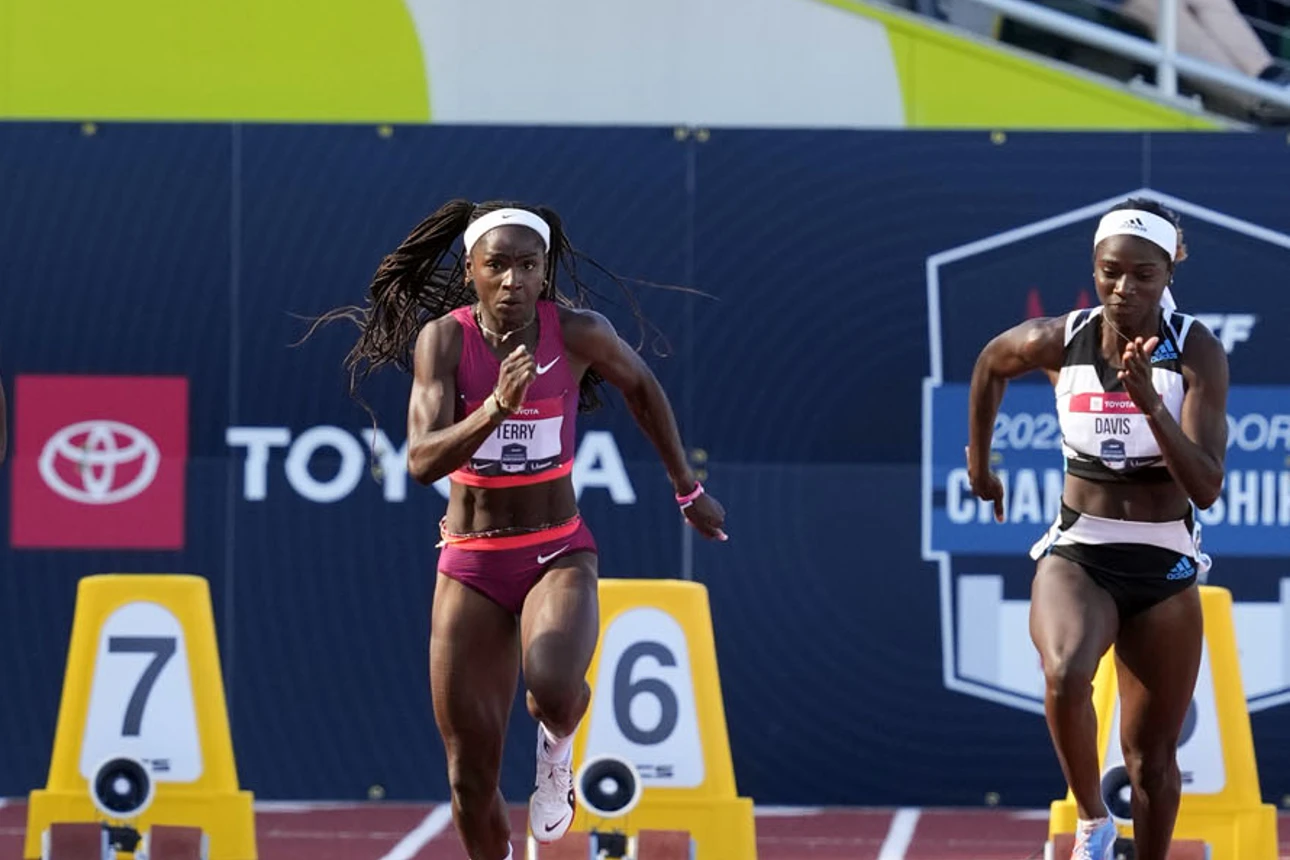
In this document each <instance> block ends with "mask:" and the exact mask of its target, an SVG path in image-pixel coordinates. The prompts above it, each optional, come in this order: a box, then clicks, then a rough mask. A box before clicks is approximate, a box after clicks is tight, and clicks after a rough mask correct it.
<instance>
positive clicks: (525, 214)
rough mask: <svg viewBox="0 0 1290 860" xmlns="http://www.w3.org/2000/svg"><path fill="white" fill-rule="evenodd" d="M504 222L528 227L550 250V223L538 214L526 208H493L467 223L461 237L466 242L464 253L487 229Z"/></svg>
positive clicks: (502, 224) (501, 224) (500, 225)
mask: <svg viewBox="0 0 1290 860" xmlns="http://www.w3.org/2000/svg"><path fill="white" fill-rule="evenodd" d="M506 224H518V225H519V226H521V227H528V228H529V229H530V230H533V231H534V232H536V233H537V234H538V235H539V236H541V237H542V244H544V245H545V246H546V249H547V250H548V251H549V250H551V225H549V224H547V223H546V221H544V220H543V219H542V217H541V216H540V215H538V214H536V213H534V212H530V211H529V210H527V209H494V210H493V211H492V212H489V213H488V214H487V215H483V216H481V217H479V218H476V219H475V220H474V221H472V222H470V224H469V225H467V227H466V235H465V236H464V237H463V239H462V241H464V242H465V243H466V253H467V254H469V253H470V249H471V248H473V247H475V243H476V242H478V241H479V239H480V237H481V236H483V235H484V234H485V233H487V232H488V231H489V230H492V229H493V228H494V227H502V226H504V225H506Z"/></svg>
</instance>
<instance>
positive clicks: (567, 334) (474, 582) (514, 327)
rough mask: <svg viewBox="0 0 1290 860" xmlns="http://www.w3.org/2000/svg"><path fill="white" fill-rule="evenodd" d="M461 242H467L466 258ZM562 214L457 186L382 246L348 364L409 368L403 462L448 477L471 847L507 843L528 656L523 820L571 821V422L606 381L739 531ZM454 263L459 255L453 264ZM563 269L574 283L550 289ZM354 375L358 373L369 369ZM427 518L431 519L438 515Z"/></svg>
mask: <svg viewBox="0 0 1290 860" xmlns="http://www.w3.org/2000/svg"><path fill="white" fill-rule="evenodd" d="M458 239H462V241H463V245H464V254H463V255H462V257H461V258H460V260H454V261H452V262H448V261H450V260H452V257H453V254H452V247H453V245H454V243H455V242H456V241H457V240H458ZM574 261H575V251H574V250H573V248H572V246H571V245H570V244H569V241H568V238H567V237H566V236H565V233H564V229H563V227H562V225H561V221H560V218H559V217H558V216H557V215H556V213H555V212H553V211H552V210H550V209H548V208H546V207H535V208H528V207H522V206H518V205H509V204H502V203H483V204H480V205H478V206H476V205H474V204H472V203H470V202H469V201H465V200H453V201H450V202H449V203H446V204H444V205H443V206H442V207H440V208H439V210H438V211H436V212H434V213H433V214H431V215H430V216H429V217H427V218H426V219H425V220H424V221H423V222H422V223H421V224H419V225H418V226H417V227H416V228H415V229H414V230H413V231H412V234H411V235H410V236H408V238H407V239H406V240H404V242H403V244H402V245H400V246H399V247H398V248H397V249H396V250H395V251H394V252H393V253H392V254H389V255H388V256H387V257H386V258H385V260H384V261H383V262H382V264H381V266H380V268H379V269H378V270H377V272H376V277H375V278H374V280H373V281H372V284H371V288H370V292H369V306H368V307H367V308H364V309H356V308H342V309H340V310H338V311H334V312H332V313H331V314H327V315H324V316H323V317H322V320H323V321H325V320H327V319H335V318H340V317H344V318H349V319H353V320H354V321H355V322H357V323H358V324H359V327H360V329H361V335H360V336H359V340H358V343H357V344H356V345H355V346H354V348H353V350H351V352H350V354H349V359H348V364H349V367H350V369H351V372H359V371H360V370H361V372H362V373H366V372H370V370H372V369H374V368H377V367H380V366H382V365H385V364H396V365H398V366H400V367H403V368H404V369H407V370H410V371H411V373H412V377H413V382H412V391H411V395H410V397H409V402H408V471H409V473H410V474H411V475H412V477H413V478H414V479H416V480H417V481H418V482H420V483H422V484H429V483H431V482H433V481H435V480H437V479H438V478H441V477H444V476H448V477H449V478H450V479H451V484H452V492H451V495H450V497H449V499H448V509H447V513H446V515H445V517H444V519H443V521H442V522H441V523H440V524H439V535H440V538H441V543H440V546H441V547H442V548H443V549H442V552H441V553H440V555H439V560H438V578H437V580H436V583H435V592H434V610H433V620H432V622H431V629H430V685H431V689H432V692H433V698H434V711H435V720H436V722H437V724H438V727H439V731H440V734H441V735H442V737H443V742H444V748H445V750H446V752H447V757H448V782H449V786H450V788H451V791H452V811H453V820H454V822H455V823H456V826H457V832H458V834H459V835H460V837H461V841H462V843H463V844H464V845H465V848H466V851H467V852H468V854H469V856H470V857H471V858H472V860H504V858H509V857H511V856H512V855H511V845H510V821H509V818H508V816H507V813H506V802H505V800H504V798H503V797H502V794H501V792H500V791H499V789H498V782H499V777H500V770H501V759H502V745H503V741H504V739H505V736H506V727H507V720H508V718H509V717H510V711H511V702H512V701H513V700H514V697H515V684H516V680H517V676H518V674H519V672H520V669H521V666H522V667H523V671H524V683H525V687H526V699H527V703H528V710H529V713H530V714H531V715H532V716H533V719H534V720H535V721H536V722H537V723H538V726H537V780H536V783H535V790H534V792H533V794H532V796H531V797H530V799H529V826H530V829H531V830H532V832H533V835H534V837H535V838H536V839H538V840H539V841H541V842H550V841H554V840H556V839H559V838H560V837H561V836H562V835H563V834H564V833H565V831H566V830H568V827H569V824H570V821H571V820H572V817H573V798H574V792H573V779H572V774H571V772H570V765H571V756H572V744H573V734H574V731H575V729H576V728H577V726H578V723H579V722H580V721H581V719H582V717H583V714H584V713H585V712H586V710H587V706H588V704H589V702H590V698H591V691H590V689H589V688H588V686H587V684H586V681H585V676H586V672H587V667H588V666H589V665H590V663H591V657H592V653H593V652H594V650H595V647H596V639H597V637H598V635H599V632H600V626H599V623H600V622H599V610H598V606H599V604H598V601H597V588H596V582H597V569H598V565H597V552H596V544H595V541H594V540H593V539H592V537H591V532H590V530H589V529H588V528H587V526H586V524H585V523H584V522H582V519H581V517H580V516H579V514H578V506H577V502H576V497H575V494H574V489H573V479H572V467H573V453H574V441H575V437H574V426H573V425H574V419H575V417H576V414H577V413H578V412H580V411H582V412H585V411H589V410H590V409H592V408H594V407H595V406H596V405H597V403H598V399H597V388H598V387H599V384H600V383H601V382H608V383H609V384H610V385H613V386H614V387H615V388H617V389H618V390H619V391H620V392H621V393H622V395H623V399H624V400H625V401H626V402H627V405H628V407H629V409H630V410H631V412H632V415H633V417H634V418H635V419H636V422H637V424H638V425H639V426H640V428H641V430H642V431H643V432H644V434H645V436H646V437H647V438H648V439H649V440H650V441H651V442H652V443H653V444H654V446H655V448H656V449H657V450H658V452H659V455H660V457H661V459H662V461H663V465H664V468H665V469H666V472H667V477H668V479H669V480H670V482H671V485H672V487H673V489H674V490H675V493H676V501H677V504H678V505H679V507H680V510H681V512H682V515H683V516H684V517H685V519H686V521H687V522H688V523H689V524H690V525H691V526H693V527H694V528H695V529H696V530H697V531H698V532H699V533H700V534H702V535H703V536H705V537H708V538H712V539H715V540H725V537H726V536H725V533H724V532H723V531H722V526H723V524H724V520H725V512H724V510H723V509H722V507H721V505H720V504H719V503H718V502H717V501H716V499H714V498H713V497H712V496H710V495H707V494H706V493H705V492H704V490H703V486H702V485H701V484H700V483H699V482H698V481H697V480H696V479H695V476H694V473H693V471H691V469H690V467H689V465H688V463H687V460H686V456H685V449H684V447H683V446H682V444H681V438H680V434H679V433H678V431H677V427H676V422H675V420H674V419H673V415H672V409H671V406H670V405H669V404H668V400H667V395H666V394H665V393H664V392H663V389H662V387H661V386H660V385H659V383H658V380H657V379H655V377H654V374H653V373H651V372H650V369H649V367H648V366H647V365H646V364H645V362H644V361H642V360H641V357H640V356H639V355H637V353H636V352H635V351H634V350H633V349H632V348H631V347H629V346H628V345H627V344H626V343H625V342H624V341H623V340H622V339H621V338H620V337H619V336H618V334H617V333H616V332H615V331H614V329H613V327H612V326H611V325H610V323H609V321H608V320H606V319H605V318H604V317H603V316H601V315H599V314H597V313H594V312H592V311H590V310H585V309H582V308H580V307H576V306H575V305H584V304H585V300H586V291H585V290H584V288H583V285H582V283H581V281H580V280H579V279H578V277H577V274H576V269H575V267H574V265H573V264H574ZM445 263H447V264H445ZM557 268H562V269H564V272H565V274H566V276H567V277H568V279H569V281H570V282H571V284H572V286H573V287H574V291H575V292H574V297H573V298H570V297H568V296H565V295H563V294H562V293H561V292H559V291H558V290H557V288H556V282H555V276H556V270H557ZM356 379H357V377H352V380H356ZM427 525H429V524H427Z"/></svg>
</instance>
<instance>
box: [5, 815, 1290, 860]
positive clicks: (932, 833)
mask: <svg viewBox="0 0 1290 860" xmlns="http://www.w3.org/2000/svg"><path fill="white" fill-rule="evenodd" d="M432 810H433V807H431V806H415V805H402V804H385V803H381V804H360V805H338V806H334V807H329V806H322V807H319V806H314V807H307V808H301V809H300V810H297V811H284V810H283V809H282V808H280V807H274V806H273V805H270V806H269V807H268V808H266V809H263V810H260V811H258V812H257V814H256V833H257V841H258V843H259V848H260V860H381V858H383V857H385V855H386V854H387V853H388V852H389V851H390V850H391V849H393V848H394V847H395V845H397V844H398V843H399V842H400V841H402V840H403V838H404V837H405V836H406V835H407V834H408V833H409V832H410V831H412V830H414V829H415V828H416V827H417V826H418V825H420V824H421V823H422V821H424V820H425V818H426V816H427V815H428V814H429V813H430V812H431V811H432ZM26 812H27V811H26V807H25V806H23V805H22V804H21V803H19V802H14V803H10V804H9V805H6V806H4V807H2V808H0V858H2V859H3V860H18V858H20V857H21V856H22V840H23V834H24V831H25V824H26ZM524 814H525V810H524V809H523V808H522V807H516V808H514V809H513V810H512V812H511V819H512V822H513V824H514V830H515V833H517V834H519V833H522V832H523V827H524V823H525V822H524ZM892 815H893V811H892V810H885V809H828V810H822V811H814V810H801V811H792V810H776V811H773V812H772V813H770V814H759V815H758V817H757V854H758V858H759V860H877V858H878V856H879V853H880V851H881V849H882V845H883V842H884V840H885V839H887V836H888V832H889V830H890V828H891V822H892ZM1046 829H1047V821H1046V819H1045V818H1044V817H1043V815H1042V813H1033V812H1016V811H1009V810H935V809H929V810H922V811H921V813H920V815H919V817H918V823H917V826H916V828H915V830H914V834H913V839H912V840H911V841H910V842H909V845H908V847H907V849H906V851H905V853H904V860H1030V858H1036V860H1037V858H1041V857H1043V844H1044V837H1045V832H1046ZM1280 830H1281V840H1280V841H1281V851H1280V854H1281V857H1282V858H1283V860H1284V858H1290V816H1283V817H1282V819H1281V828H1280ZM515 849H516V850H515V856H516V858H517V859H518V858H522V857H523V856H524V851H523V845H522V844H521V843H519V842H518V841H517V842H516V845H515ZM464 858H465V853H464V852H463V851H462V850H461V848H460V846H459V845H458V844H457V838H456V835H455V834H454V833H453V832H452V828H451V826H449V827H448V828H447V829H445V830H444V831H442V832H441V833H439V834H438V835H437V836H436V837H435V838H433V839H431V840H430V841H429V842H428V843H426V844H425V845H424V847H422V848H421V849H420V850H419V851H417V852H416V853H415V854H414V855H412V857H411V858H409V860H463V859H464ZM722 860H725V858H722ZM730 860H739V858H730Z"/></svg>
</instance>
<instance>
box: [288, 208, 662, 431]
mask: <svg viewBox="0 0 1290 860" xmlns="http://www.w3.org/2000/svg"><path fill="white" fill-rule="evenodd" d="M503 208H517V209H526V210H528V211H530V212H533V213H534V214H536V215H538V216H539V217H541V218H542V219H543V220H544V221H546V223H547V224H548V225H550V228H551V242H550V250H549V251H548V252H547V268H546V272H547V275H546V283H545V284H544V285H543V288H542V292H541V294H540V296H539V298H541V299H546V300H548V301H552V302H556V303H557V304H560V305H563V306H564V307H569V308H589V307H591V296H592V295H595V292H594V291H593V290H592V289H591V288H590V287H589V286H588V285H587V283H586V282H585V281H584V280H583V278H582V277H580V275H579V272H578V263H579V262H580V261H584V262H586V263H588V264H590V265H591V266H592V267H594V268H595V269H597V270H599V271H600V272H602V273H604V274H605V275H607V276H608V277H610V278H611V279H612V280H613V281H614V282H615V283H617V284H618V285H619V287H620V288H621V289H622V291H623V293H624V295H625V296H626V298H627V301H628V304H629V305H630V307H631V310H632V313H633V315H634V316H635V317H636V320H637V322H638V323H639V325H640V329H641V339H640V341H639V342H638V343H637V345H636V349H637V350H639V349H640V348H641V344H642V343H643V342H644V338H645V330H646V329H647V328H649V329H653V326H652V325H651V324H650V323H649V321H648V320H646V318H645V316H644V314H643V313H642V312H641V310H640V306H639V304H637V302H636V300H635V297H634V296H633V295H632V293H631V291H630V290H629V289H627V287H626V285H625V283H624V281H623V279H622V278H620V277H618V276H617V275H614V274H613V273H612V272H610V271H608V270H607V269H605V268H604V267H603V266H601V265H600V264H599V263H597V262H596V261H595V260H593V259H592V258H590V257H588V256H587V255H585V254H583V253H581V252H579V251H577V250H576V249H575V248H574V247H573V245H572V244H570V242H569V237H568V235H567V234H566V233H565V230H564V225H563V222H562V221H561V219H560V216H559V215H558V214H556V212H555V211H554V210H553V209H550V208H548V207H546V206H528V205H525V204H523V203H514V202H510V201H500V200H492V201H488V202H486V203H480V204H478V205H476V204H474V203H471V202H470V201H469V200H461V199H457V200H450V201H448V202H447V203H445V204H444V205H443V206H440V207H439V208H438V209H437V210H435V211H434V212H432V213H431V214H430V215H428V216H427V217H426V218H425V219H424V220H423V221H422V222H421V223H420V224H417V226H416V227H414V228H413V230H412V232H411V233H409V234H408V237H407V238H406V239H404V240H403V242H402V243H401V244H400V245H399V246H398V247H397V248H395V249H394V251H393V252H391V253H389V254H387V255H386V256H385V257H384V259H382V260H381V263H380V266H378V267H377V270H376V274H375V275H374V276H373V278H372V283H371V285H370V286H369V287H368V295H367V305H366V307H358V306H346V307H340V308H336V309H334V310H331V311H328V312H327V313H324V314H322V315H321V316H319V317H317V318H315V320H314V322H313V325H312V326H310V328H309V331H308V332H306V333H305V336H304V338H301V340H302V341H303V340H304V339H306V338H308V337H309V336H310V335H311V334H313V332H314V331H315V330H317V328H318V327H319V326H321V325H323V324H326V323H328V322H333V321H336V320H341V319H346V320H349V321H351V322H353V323H354V324H355V325H356V326H358V329H359V336H358V341H357V342H356V343H355V344H354V346H353V347H352V348H351V349H350V351H349V353H348V355H346V356H345V362H344V366H345V368H346V370H347V371H348V372H349V393H350V396H351V397H353V398H354V399H355V400H356V401H358V402H359V404H360V405H362V406H363V408H364V409H366V410H367V411H368V413H369V414H371V412H372V410H371V409H370V408H369V407H368V406H367V404H366V403H365V402H364V401H363V400H362V398H361V397H360V396H359V394H358V389H359V386H360V384H361V382H362V381H363V380H364V379H366V377H368V376H369V375H370V374H371V373H372V372H374V371H376V370H379V369H380V368H382V367H384V366H386V365H394V366H395V367H398V368H399V369H401V370H403V371H406V372H408V373H411V372H412V364H413V354H414V350H415V346H416V340H417V335H418V334H419V333H420V331H421V329H422V328H423V327H424V326H425V324H426V323H427V322H430V321H431V320H435V319H438V318H439V317H442V316H443V315H445V314H447V313H448V312H449V311H452V310H453V309H455V308H459V307H463V306H466V305H470V304H473V303H474V302H476V301H477V300H478V296H477V295H476V293H475V290H474V288H473V287H472V286H471V285H470V283H469V282H468V281H467V280H466V272H465V265H464V263H465V260H464V254H463V253H462V252H460V251H456V250H454V248H453V246H454V243H455V242H456V241H457V239H458V238H459V237H461V236H462V234H463V233H465V231H466V227H467V226H469V224H470V223H471V222H472V221H474V220H475V219H477V218H479V217H481V216H483V215H486V214H488V213H489V212H492V211H494V210H497V209H503ZM558 271H563V273H564V275H565V278H566V279H567V281H568V283H569V284H570V285H571V291H570V292H567V293H566V292H564V291H562V290H561V289H560V288H559V287H558V286H557V285H556V275H557V272H558ZM654 331H655V333H656V334H659V335H660V339H661V333H658V332H657V329H654ZM660 351H662V350H660ZM603 383H604V379H603V378H602V377H601V376H600V375H599V374H598V373H596V372H595V371H594V370H590V369H589V370H588V371H587V372H586V374H584V375H583V378H582V382H581V384H580V387H579V391H578V411H579V412H592V411H594V410H596V409H597V408H599V407H600V405H601V399H600V396H599V388H600V386H601V385H603ZM373 419H375V415H373Z"/></svg>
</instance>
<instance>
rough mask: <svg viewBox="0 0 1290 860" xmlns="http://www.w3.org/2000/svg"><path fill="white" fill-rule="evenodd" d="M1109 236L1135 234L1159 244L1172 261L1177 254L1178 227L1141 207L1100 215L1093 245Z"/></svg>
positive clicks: (1095, 245)
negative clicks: (1144, 210) (1100, 218)
mask: <svg viewBox="0 0 1290 860" xmlns="http://www.w3.org/2000/svg"><path fill="white" fill-rule="evenodd" d="M1109 236H1137V237H1138V238H1139V239H1146V240H1147V241H1148V242H1151V243H1153V244H1155V245H1159V246H1160V247H1161V248H1163V249H1164V251H1165V253H1166V254H1168V255H1169V259H1170V260H1171V261H1172V260H1173V259H1174V257H1175V256H1177V254H1178V229H1177V228H1176V227H1174V225H1173V224H1170V223H1169V222H1168V221H1166V220H1165V219H1164V218H1161V217H1160V216H1159V215H1153V214H1152V213H1150V212H1143V211H1142V210H1141V209H1117V210H1115V211H1114V212H1108V213H1107V214H1106V215H1104V216H1102V220H1101V221H1100V222H1098V225H1097V233H1095V234H1094V236H1093V247H1094V248H1096V247H1097V246H1098V243H1100V242H1101V241H1102V240H1103V239H1105V238H1107V237H1109Z"/></svg>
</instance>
